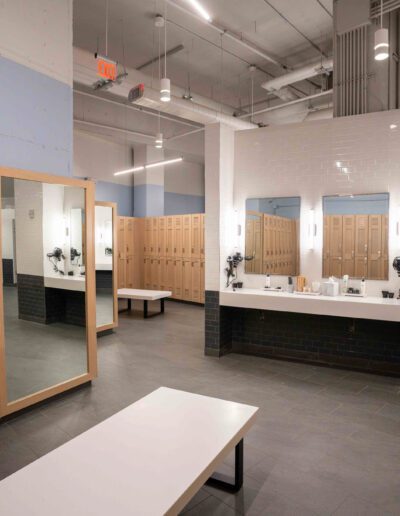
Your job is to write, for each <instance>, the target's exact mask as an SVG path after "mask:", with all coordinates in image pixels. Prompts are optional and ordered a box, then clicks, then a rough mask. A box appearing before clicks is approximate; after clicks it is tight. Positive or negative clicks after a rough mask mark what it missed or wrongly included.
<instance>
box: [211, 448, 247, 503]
mask: <svg viewBox="0 0 400 516" xmlns="http://www.w3.org/2000/svg"><path fill="white" fill-rule="evenodd" d="M217 475H218V476H217V477H216V476H212V477H210V478H209V479H208V480H207V482H206V485H207V486H210V487H215V488H216V489H221V490H222V491H226V492H228V493H232V494H234V493H237V492H238V491H240V489H241V488H242V486H243V439H242V440H241V441H239V442H238V444H237V445H236V447H235V478H234V481H233V483H232V482H231V481H227V480H224V479H223V478H222V475H220V474H218V473H217Z"/></svg>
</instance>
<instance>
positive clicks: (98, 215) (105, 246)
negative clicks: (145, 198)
mask: <svg viewBox="0 0 400 516" xmlns="http://www.w3.org/2000/svg"><path fill="white" fill-rule="evenodd" d="M94 218H95V265H96V329H97V332H98V333H100V332H103V331H108V330H112V329H113V328H115V327H116V326H118V295H117V288H118V270H117V267H118V260H117V259H116V255H115V253H116V250H117V233H118V228H117V205H116V203H114V202H107V201H96V203H95V217H94Z"/></svg>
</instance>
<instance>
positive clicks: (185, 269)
mask: <svg viewBox="0 0 400 516" xmlns="http://www.w3.org/2000/svg"><path fill="white" fill-rule="evenodd" d="M182 299H184V300H185V301H191V300H192V262H191V260H188V259H187V258H186V259H185V258H184V259H183V260H182Z"/></svg>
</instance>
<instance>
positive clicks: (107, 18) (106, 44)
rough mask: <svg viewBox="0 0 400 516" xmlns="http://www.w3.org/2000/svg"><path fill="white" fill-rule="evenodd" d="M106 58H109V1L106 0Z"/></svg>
mask: <svg viewBox="0 0 400 516" xmlns="http://www.w3.org/2000/svg"><path fill="white" fill-rule="evenodd" d="M106 57H108V0H106Z"/></svg>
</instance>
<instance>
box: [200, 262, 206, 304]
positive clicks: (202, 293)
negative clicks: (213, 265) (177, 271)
mask: <svg viewBox="0 0 400 516" xmlns="http://www.w3.org/2000/svg"><path fill="white" fill-rule="evenodd" d="M200 269H201V272H200V274H201V275H200V303H204V302H205V296H206V290H205V289H206V287H205V262H204V261H201V262H200Z"/></svg>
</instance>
